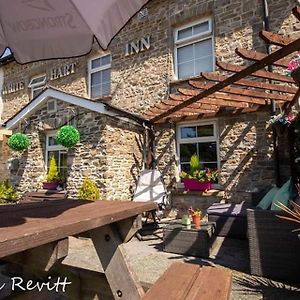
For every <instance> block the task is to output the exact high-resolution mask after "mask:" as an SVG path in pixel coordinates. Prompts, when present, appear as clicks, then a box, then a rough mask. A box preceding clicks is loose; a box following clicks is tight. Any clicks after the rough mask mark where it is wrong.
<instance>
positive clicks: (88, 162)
mask: <svg viewBox="0 0 300 300" xmlns="http://www.w3.org/2000/svg"><path fill="white" fill-rule="evenodd" d="M268 2H269V11H270V30H271V31H273V32H279V33H284V34H290V35H291V36H292V37H297V36H299V35H300V26H299V22H298V21H296V18H295V17H293V16H292V14H291V9H292V7H294V6H295V5H296V4H297V1H296V0H269V1H268ZM146 7H147V8H148V16H146V17H145V18H143V19H140V18H138V16H137V15H136V16H134V17H133V18H132V19H131V20H130V21H129V22H128V24H127V25H126V26H125V27H124V28H123V29H122V30H121V31H120V32H119V34H118V35H117V36H116V37H115V38H114V39H113V41H112V42H111V44H110V46H109V49H108V51H109V52H110V53H111V55H112V89H111V98H109V99H105V101H108V102H110V103H112V104H114V105H116V106H118V107H120V108H123V109H126V110H129V111H132V112H135V113H138V114H140V113H142V112H143V111H145V110H147V109H148V108H149V106H151V105H153V104H154V103H159V102H161V101H162V99H166V98H168V95H169V92H170V91H171V90H172V89H173V88H174V86H178V85H183V84H185V83H184V82H182V81H178V80H176V78H175V76H174V55H173V52H174V41H173V32H174V29H175V28H176V27H178V26H181V25H184V24H187V23H189V22H192V21H196V20H199V19H201V18H203V17H206V16H212V17H213V24H214V44H215V56H216V58H217V59H222V60H224V61H226V62H234V63H244V62H243V61H242V59H241V58H239V57H238V56H237V55H235V53H234V50H235V48H236V47H242V48H247V49H255V50H259V51H264V49H265V45H264V43H263V42H262V40H261V39H260V38H259V31H260V30H262V29H263V6H262V1H261V0H243V1H240V0H215V1H213V0H209V1H206V0H152V1H149V3H148V4H147V5H146ZM147 35H150V36H151V48H150V49H149V50H147V51H144V52H141V53H139V54H134V55H129V56H125V44H126V43H128V42H131V41H136V40H137V39H139V38H141V37H144V36H147ZM97 53H98V54H99V53H103V51H101V50H97V47H96V46H95V47H94V49H93V51H92V52H91V53H90V54H89V55H87V56H84V57H81V58H74V59H64V60H51V61H45V62H37V63H32V64H26V65H18V64H16V63H14V62H13V63H9V64H8V65H5V66H3V70H4V76H5V80H4V83H5V84H6V83H8V82H17V81H19V80H24V82H25V89H24V90H22V91H19V92H15V93H12V94H8V95H3V101H4V114H3V119H4V120H6V119H8V118H9V117H11V116H12V115H13V114H14V113H15V112H16V111H17V110H18V109H20V108H22V107H23V106H24V105H25V104H26V103H28V101H29V99H30V89H28V88H27V86H28V83H29V80H30V79H31V78H32V77H33V76H36V75H39V74H43V73H46V74H47V77H49V70H50V69H51V68H52V67H54V66H55V67H59V66H62V65H64V64H66V63H70V62H75V63H76V67H75V73H74V74H71V75H69V76H66V77H63V78H60V79H57V80H53V81H50V80H48V82H47V84H49V85H52V86H54V87H56V88H58V89H61V90H63V91H65V92H68V93H71V94H75V95H78V96H83V97H87V96H88V83H87V61H88V59H89V58H91V57H92V56H94V55H95V54H97ZM269 118H270V115H269V113H268V112H265V113H257V114H256V113H251V114H248V115H241V116H237V117H235V118H233V119H230V118H228V117H220V118H219V120H218V121H219V127H220V130H219V132H220V139H221V140H220V157H221V167H222V169H221V177H220V180H221V183H222V184H223V185H224V186H225V187H226V193H225V194H226V197H227V198H231V199H233V201H239V200H240V199H242V198H243V197H244V196H243V195H244V193H246V191H247V190H251V189H255V188H257V187H263V186H267V185H269V184H270V183H272V182H274V168H273V162H272V159H273V157H272V155H271V152H272V143H271V131H270V129H269V127H268V125H267V120H268V119H269ZM83 120H84V122H82V123H80V122H79V124H78V126H81V128H80V130H81V131H82V132H83V133H85V134H86V135H84V136H83V140H82V143H81V145H80V146H78V147H77V148H76V149H75V150H74V151H73V153H72V151H71V152H70V155H69V163H70V166H71V167H70V177H72V178H76V181H70V182H69V189H70V192H71V193H72V194H75V191H76V190H77V188H78V185H79V182H80V181H81V180H82V179H83V177H84V176H85V174H88V173H90V175H91V177H93V178H94V179H95V180H96V181H97V184H98V185H100V186H101V187H102V189H103V192H104V193H107V195H108V197H109V198H113V199H118V198H123V196H122V195H124V198H126V197H127V198H128V197H129V196H130V193H131V192H132V190H134V188H135V187H134V183H135V181H136V176H137V173H138V172H137V170H138V169H139V168H140V163H141V154H140V149H139V146H138V145H139V143H140V140H141V134H140V132H139V130H137V129H136V128H135V129H134V128H132V127H131V125H130V123H126V124H125V123H123V124H122V125H120V124H118V123H114V122H112V123H110V122H111V121H110V120H108V119H107V118H102V116H101V117H100V116H95V114H93V113H91V112H87V114H86V115H84V117H83V118H82V121H83ZM105 122H107V123H105ZM175 127H176V126H175V125H174V124H173V125H172V126H169V127H168V126H157V127H156V140H155V146H156V149H155V158H156V162H157V166H158V168H159V170H161V171H162V173H163V174H164V176H165V183H166V184H167V185H169V186H173V185H174V178H175V177H174V176H175V175H178V174H176V172H177V171H176V170H177V168H176V166H177V164H178V162H177V157H176V145H175ZM36 138H38V137H36ZM42 151H43V149H42V148H41V146H35V148H32V149H31V150H29V152H28V155H29V156H30V157H31V156H33V155H34V153H35V152H36V153H37V154H38V155H40V154H41V153H42ZM30 157H28V160H27V161H23V162H22V168H23V171H22V175H23V176H25V177H24V179H23V181H22V182H23V183H22V184H21V185H24V184H25V186H27V187H28V188H30V187H31V185H30V182H31V181H30V180H29V176H32V177H33V178H35V179H34V180H36V178H37V177H38V176H39V174H40V173H43V172H44V166H42V165H40V164H38V165H35V164H36V162H35V161H31V160H30ZM31 163H32V165H31ZM25 166H26V168H27V169H28V170H25V169H24V168H25ZM18 176H19V177H20V174H19V175H18ZM70 180H71V179H70ZM26 181H28V183H26ZM123 183H124V186H125V188H124V190H123V191H120V190H121V187H122V185H123ZM130 186H132V188H131V189H130V188H129V187H130ZM115 190H117V191H120V192H115ZM130 190H131V192H130ZM125 191H126V192H125ZM236 193H239V195H240V196H237V195H236ZM125 195H126V197H125ZM245 195H246V194H245Z"/></svg>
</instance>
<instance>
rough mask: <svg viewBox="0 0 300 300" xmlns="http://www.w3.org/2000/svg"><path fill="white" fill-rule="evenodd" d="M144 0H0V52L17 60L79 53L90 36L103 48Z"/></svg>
mask: <svg viewBox="0 0 300 300" xmlns="http://www.w3.org/2000/svg"><path fill="white" fill-rule="evenodd" d="M147 2H148V0H0V56H1V54H2V53H3V52H4V50H5V48H6V47H8V48H10V49H11V51H12V53H13V55H14V58H15V59H16V60H17V61H18V62H19V63H27V62H31V61H37V60H42V59H50V58H64V57H74V56H80V55H84V54H86V53H88V52H89V51H90V50H91V47H92V43H93V39H94V37H95V38H96V40H97V41H98V43H99V45H100V46H101V47H102V48H103V49H106V48H107V46H108V44H109V43H110V41H111V40H112V38H113V37H114V36H115V35H116V34H117V33H118V32H119V31H120V29H121V28H122V27H123V26H124V25H125V24H126V23H127V22H128V20H129V19H130V18H131V17H132V16H133V15H134V14H135V13H136V12H137V11H139V10H140V9H141V8H142V6H143V5H144V4H145V3H147Z"/></svg>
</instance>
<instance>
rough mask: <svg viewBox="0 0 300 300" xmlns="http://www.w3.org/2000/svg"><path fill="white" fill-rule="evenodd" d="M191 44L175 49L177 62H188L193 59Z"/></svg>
mask: <svg viewBox="0 0 300 300" xmlns="http://www.w3.org/2000/svg"><path fill="white" fill-rule="evenodd" d="M193 51H194V49H193V45H188V46H185V47H181V48H178V49H177V62H178V64H181V63H184V62H188V61H191V60H193V59H194V53H193Z"/></svg>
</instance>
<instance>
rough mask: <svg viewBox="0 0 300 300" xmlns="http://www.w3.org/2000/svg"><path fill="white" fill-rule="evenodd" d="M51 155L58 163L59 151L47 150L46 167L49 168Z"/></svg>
mask: <svg viewBox="0 0 300 300" xmlns="http://www.w3.org/2000/svg"><path fill="white" fill-rule="evenodd" d="M52 157H54V158H55V161H56V164H57V165H58V161H59V151H48V162H47V166H48V168H49V164H50V160H51V158H52Z"/></svg>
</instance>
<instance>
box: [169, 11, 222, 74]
mask: <svg viewBox="0 0 300 300" xmlns="http://www.w3.org/2000/svg"><path fill="white" fill-rule="evenodd" d="M206 21H208V27H209V30H208V31H205V32H203V33H201V34H197V35H195V36H192V37H187V38H184V39H181V40H178V38H177V37H178V32H179V31H180V30H183V29H187V28H189V27H192V26H195V25H198V24H201V23H205V22H206ZM208 39H211V44H212V50H213V51H212V60H213V65H212V71H215V68H216V62H215V51H214V49H215V43H214V31H213V24H212V17H207V18H204V19H201V20H198V21H195V22H191V23H188V24H186V25H184V26H181V27H178V28H176V29H175V31H174V52H173V53H174V71H175V74H174V77H175V78H174V79H175V80H185V79H186V78H179V76H178V58H177V57H178V49H179V48H182V47H185V46H187V45H191V44H194V43H197V42H201V41H205V40H208ZM194 76H196V75H192V76H190V77H187V78H191V77H194Z"/></svg>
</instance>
